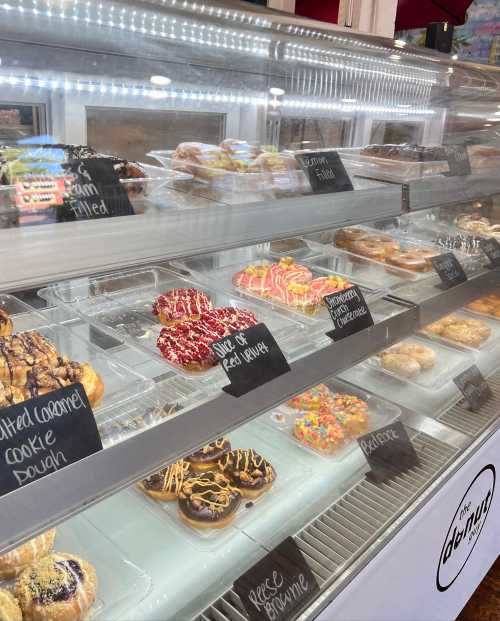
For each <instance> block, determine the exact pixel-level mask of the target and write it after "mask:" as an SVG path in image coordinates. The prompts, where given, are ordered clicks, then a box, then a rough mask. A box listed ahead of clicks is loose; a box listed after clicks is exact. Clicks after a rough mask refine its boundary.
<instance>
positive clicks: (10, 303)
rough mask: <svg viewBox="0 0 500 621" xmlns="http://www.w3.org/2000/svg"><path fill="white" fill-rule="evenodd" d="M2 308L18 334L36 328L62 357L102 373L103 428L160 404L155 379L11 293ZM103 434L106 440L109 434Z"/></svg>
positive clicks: (98, 414) (99, 417)
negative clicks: (9, 315)
mask: <svg viewBox="0 0 500 621" xmlns="http://www.w3.org/2000/svg"><path fill="white" fill-rule="evenodd" d="M0 308H3V309H5V310H7V311H8V312H9V313H10V314H11V317H12V321H13V324H14V332H15V333H20V332H25V331H27V330H36V331H38V332H39V333H40V334H42V335H43V336H44V337H46V338H47V339H49V340H50V341H51V342H52V343H54V345H55V346H56V348H57V350H58V352H59V353H60V354H61V355H62V356H67V357H68V358H70V359H71V360H76V361H78V362H82V363H83V362H88V363H89V364H90V365H92V367H93V368H94V369H95V371H96V372H97V373H98V374H99V375H100V376H101V378H102V381H103V383H104V396H103V399H102V402H101V404H100V405H99V406H97V407H95V408H94V415H95V418H96V421H97V425H98V427H99V430H100V431H101V430H102V429H103V427H105V426H106V425H107V424H108V422H109V421H110V420H115V421H121V422H123V423H124V422H125V421H126V420H128V418H129V417H130V416H131V415H132V413H133V415H134V417H137V416H141V415H143V414H144V413H145V412H146V411H147V410H148V409H155V408H156V407H158V405H159V397H158V393H157V391H156V388H155V383H154V382H153V381H152V380H148V379H146V378H145V377H144V376H143V375H141V374H140V373H137V372H136V371H134V370H132V369H131V368H130V367H128V366H127V365H125V364H124V363H123V362H120V361H119V360H117V359H115V358H113V357H112V356H110V355H108V354H106V353H104V351H103V350H101V349H99V348H98V347H96V346H94V345H92V344H91V343H89V342H88V341H86V340H84V339H82V338H80V337H79V336H77V335H76V334H75V332H74V331H72V330H69V329H68V328H66V327H65V326H63V325H59V324H55V323H50V322H49V321H48V320H47V319H46V318H45V317H44V316H43V315H42V314H41V313H38V312H37V311H35V309H33V308H32V307H30V306H29V305H28V304H25V303H24V302H22V301H21V300H18V299H17V298H15V297H13V296H10V295H7V294H0ZM103 436H104V437H103V440H104V439H105V437H106V436H107V434H103Z"/></svg>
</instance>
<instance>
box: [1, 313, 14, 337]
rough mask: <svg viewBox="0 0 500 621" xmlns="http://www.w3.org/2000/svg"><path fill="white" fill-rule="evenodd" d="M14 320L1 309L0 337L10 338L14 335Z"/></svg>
mask: <svg viewBox="0 0 500 621" xmlns="http://www.w3.org/2000/svg"><path fill="white" fill-rule="evenodd" d="M12 330H13V325H12V319H11V318H10V315H9V313H8V312H7V311H5V310H3V308H0V336H10V335H11V334H12Z"/></svg>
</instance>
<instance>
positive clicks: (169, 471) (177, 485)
mask: <svg viewBox="0 0 500 621" xmlns="http://www.w3.org/2000/svg"><path fill="white" fill-rule="evenodd" d="M194 476H195V473H194V471H193V470H192V469H191V464H190V463H189V462H188V461H185V460H184V459H180V460H179V461H176V462H175V463H173V464H170V466H167V467H166V468H163V470H160V471H159V472H156V473H155V474H152V475H151V476H149V477H148V478H147V479H144V481H142V483H140V484H139V487H140V488H141V489H142V491H143V492H145V493H146V494H148V495H149V496H151V497H152V498H155V499H156V500H164V501H165V500H175V499H176V498H178V496H179V494H180V491H181V489H182V486H183V484H184V481H186V480H187V479H190V478H192V477H194Z"/></svg>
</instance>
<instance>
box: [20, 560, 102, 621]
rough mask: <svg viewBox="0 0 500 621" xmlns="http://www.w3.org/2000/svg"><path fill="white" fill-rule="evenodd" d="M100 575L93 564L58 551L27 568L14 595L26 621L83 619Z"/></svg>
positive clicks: (94, 593)
mask: <svg viewBox="0 0 500 621" xmlns="http://www.w3.org/2000/svg"><path fill="white" fill-rule="evenodd" d="M96 590H97V577H96V572H95V569H94V568H93V567H92V565H91V564H90V563H88V562H87V561H84V560H83V559H80V558H78V557H77V556H74V555H73V554H65V553H54V554H49V555H48V556H46V557H45V558H42V559H41V560H39V561H37V562H36V563H33V565H30V566H29V567H27V568H26V569H25V570H24V571H23V573H22V574H21V575H20V576H19V578H18V579H17V581H16V585H15V589H14V594H15V596H16V597H17V599H18V601H19V605H20V606H21V610H22V611H23V618H24V621H47V619H50V621H82V620H83V619H85V617H86V616H87V614H88V612H89V610H90V608H91V607H92V604H93V603H94V601H95V598H96Z"/></svg>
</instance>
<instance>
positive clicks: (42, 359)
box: [0, 294, 157, 426]
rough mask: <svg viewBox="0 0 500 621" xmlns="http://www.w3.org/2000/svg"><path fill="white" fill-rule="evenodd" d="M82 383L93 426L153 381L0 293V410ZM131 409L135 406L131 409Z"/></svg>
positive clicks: (146, 391)
mask: <svg viewBox="0 0 500 621" xmlns="http://www.w3.org/2000/svg"><path fill="white" fill-rule="evenodd" d="M75 382H79V383H81V384H82V385H83V387H84V389H85V392H86V393H87V396H88V398H89V402H90V404H91V406H92V408H93V410H94V413H95V414H96V420H97V423H98V426H99V424H100V422H104V421H105V420H106V418H107V417H109V416H110V415H112V416H115V417H116V416H120V414H119V413H117V409H118V410H120V409H122V410H123V411H125V410H126V408H123V405H124V404H125V403H127V404H128V405H129V406H132V405H133V404H134V403H135V402H136V401H137V400H139V401H141V400H143V399H144V398H145V397H146V396H147V398H148V402H149V403H154V402H155V401H157V396H156V389H155V386H154V382H153V381H151V380H148V379H146V378H145V377H144V376H142V375H141V374H139V373H137V372H136V371H134V370H133V369H131V368H129V367H128V366H127V365H126V364H124V363H122V362H120V361H118V360H115V359H114V358H113V357H112V356H110V355H108V354H106V353H104V351H102V350H101V349H99V348H98V347H97V346H94V345H92V344H91V343H90V342H88V341H86V340H85V339H83V338H81V337H80V336H78V335H76V334H75V333H74V332H73V331H72V330H70V329H68V328H66V327H65V326H62V325H59V324H54V323H50V322H49V321H48V320H47V318H46V317H45V316H44V315H42V314H41V313H38V312H37V311H36V310H35V309H34V308H32V307H30V306H29V305H28V304H25V303H24V302H22V301H21V300H19V299H17V298H15V297H14V296H11V295H7V294H0V409H1V408H3V407H9V406H11V405H14V404H16V403H21V402H22V401H25V400H27V399H30V398H34V397H37V396H38V395H43V394H46V393H48V392H51V391H53V390H57V389H59V388H63V387H65V386H69V385H71V384H73V383H75ZM134 407H135V406H134Z"/></svg>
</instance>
